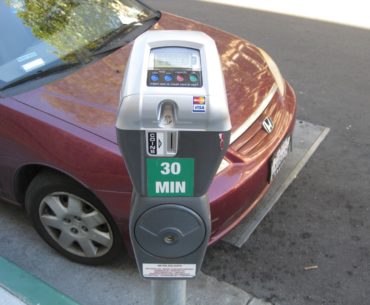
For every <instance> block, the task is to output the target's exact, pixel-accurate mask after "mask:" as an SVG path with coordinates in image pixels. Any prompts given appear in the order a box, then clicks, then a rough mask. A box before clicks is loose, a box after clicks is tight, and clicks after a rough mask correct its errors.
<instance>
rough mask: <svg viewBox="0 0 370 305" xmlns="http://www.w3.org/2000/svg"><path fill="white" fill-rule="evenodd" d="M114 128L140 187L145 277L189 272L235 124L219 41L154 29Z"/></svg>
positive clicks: (135, 233) (140, 42)
mask: <svg viewBox="0 0 370 305" xmlns="http://www.w3.org/2000/svg"><path fill="white" fill-rule="evenodd" d="M120 98H121V101H120V102H121V104H120V108H119V112H118V117H117V122H116V129H117V138H118V143H119V145H120V149H121V152H122V155H123V158H124V160H125V164H126V167H127V169H128V172H129V174H130V177H131V180H132V183H133V186H134V190H133V196H132V202H131V204H132V206H131V214H130V237H131V241H132V245H133V248H134V252H135V257H136V260H137V263H138V266H139V270H140V272H141V274H142V275H143V276H144V277H146V278H152V279H155V278H190V277H194V276H195V275H196V273H197V271H198V270H199V269H200V265H201V263H202V260H203V257H204V254H205V250H206V247H207V243H208V240H209V237H210V232H211V223H210V212H209V202H208V198H207V195H206V193H207V190H208V188H209V186H210V184H211V182H212V179H213V177H214V175H215V173H216V171H217V169H218V167H219V165H220V163H221V161H222V158H223V156H224V154H225V152H226V150H227V148H228V144H229V139H230V130H231V123H230V117H229V112H228V104H227V98H226V92H225V85H224V79H223V74H222V69H221V64H220V59H219V55H218V52H217V48H216V45H215V43H214V41H213V40H212V39H211V38H210V37H209V36H207V35H206V34H204V33H201V32H192V31H149V32H146V33H144V34H143V35H141V36H140V37H138V38H137V39H136V41H135V43H134V45H133V48H132V51H131V55H130V59H129V62H128V65H127V67H126V71H125V78H124V81H123V84H122V90H121V97H120Z"/></svg>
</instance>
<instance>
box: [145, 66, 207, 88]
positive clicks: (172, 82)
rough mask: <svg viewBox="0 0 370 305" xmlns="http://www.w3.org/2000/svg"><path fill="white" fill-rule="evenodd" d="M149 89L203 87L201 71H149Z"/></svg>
mask: <svg viewBox="0 0 370 305" xmlns="http://www.w3.org/2000/svg"><path fill="white" fill-rule="evenodd" d="M147 85H148V86H149V87H202V77H201V73H200V72H199V71H187V70H182V71H177V70H149V71H148V76H147Z"/></svg>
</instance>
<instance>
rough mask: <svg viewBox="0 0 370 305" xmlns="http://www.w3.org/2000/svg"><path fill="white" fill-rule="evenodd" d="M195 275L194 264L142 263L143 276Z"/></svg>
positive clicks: (188, 276)
mask: <svg viewBox="0 0 370 305" xmlns="http://www.w3.org/2000/svg"><path fill="white" fill-rule="evenodd" d="M195 275H196V265H195V264H143V276H144V277H158V278H192V277H195Z"/></svg>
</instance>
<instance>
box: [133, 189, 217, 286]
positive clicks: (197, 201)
mask: <svg viewBox="0 0 370 305" xmlns="http://www.w3.org/2000/svg"><path fill="white" fill-rule="evenodd" d="M207 215H209V203H208V198H207V196H206V195H204V196H202V197H142V196H140V195H139V194H138V193H136V192H134V193H133V197H132V211H131V216H130V237H131V242H132V246H133V249H134V253H135V257H136V261H137V265H138V267H139V270H140V274H141V275H142V276H143V277H144V278H148V279H188V278H193V277H195V276H196V274H197V273H198V271H199V270H200V266H201V264H202V261H203V258H204V255H205V252H206V248H207V244H208V241H209V237H210V232H211V221H210V218H209V217H207Z"/></svg>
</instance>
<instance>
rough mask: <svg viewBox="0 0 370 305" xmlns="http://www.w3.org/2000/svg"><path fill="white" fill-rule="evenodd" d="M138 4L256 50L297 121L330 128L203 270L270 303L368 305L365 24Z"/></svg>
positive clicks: (369, 77)
mask: <svg viewBox="0 0 370 305" xmlns="http://www.w3.org/2000/svg"><path fill="white" fill-rule="evenodd" d="M145 2H146V3H148V4H150V5H152V6H153V7H156V8H158V9H161V10H166V11H169V12H172V13H175V14H178V15H181V16H185V17H188V18H192V19H195V20H198V21H201V22H204V23H208V24H211V25H213V26H215V27H218V28H221V29H224V30H226V31H228V32H231V33H234V34H236V35H239V36H241V37H244V38H245V39H247V40H249V41H251V42H253V43H255V44H256V45H258V46H260V47H262V48H264V49H265V50H266V51H267V52H268V53H269V54H270V55H271V56H272V57H273V58H274V59H275V61H276V62H277V64H278V65H279V67H280V69H281V71H282V73H283V75H284V76H285V78H286V79H287V80H288V81H289V82H290V83H291V84H292V85H293V87H294V89H295V91H296V93H297V98H298V118H299V119H303V120H305V121H308V122H312V123H314V124H318V125H322V126H327V127H329V128H330V129H331V132H330V134H329V135H328V137H327V138H326V139H325V141H324V142H323V143H322V144H321V145H320V147H319V149H318V150H317V152H316V153H315V154H314V156H313V157H312V159H311V160H310V161H309V162H308V163H307V165H306V166H305V168H304V169H303V171H302V172H301V173H300V175H299V176H298V177H297V179H296V180H295V181H294V182H293V184H291V185H290V187H289V188H288V189H287V191H286V192H285V194H284V195H283V196H282V197H281V199H280V200H279V202H278V203H277V205H276V206H275V207H274V208H273V210H272V211H271V212H270V213H269V215H268V216H267V217H266V218H265V219H264V220H263V222H262V223H261V225H260V226H259V228H257V230H256V232H255V233H254V234H253V235H252V236H251V238H250V240H249V241H248V242H247V243H246V244H245V245H244V246H243V247H242V249H237V248H235V247H233V246H230V245H228V244H226V243H223V242H220V243H218V244H216V245H215V246H213V247H211V248H210V249H209V250H208V254H207V256H206V259H205V264H204V267H203V272H204V273H206V274H208V275H212V276H215V277H217V278H218V279H220V280H224V281H226V282H228V283H231V284H233V285H236V286H237V287H239V288H241V289H243V290H245V291H248V292H250V293H252V294H253V295H256V296H258V297H260V298H264V299H266V300H268V301H271V302H273V303H277V304H284V305H303V304H304V305H309V304H335V305H341V304H346V305H348V304H355V305H368V304H370V301H369V299H370V270H369V269H370V259H369V256H370V234H369V232H370V206H369V195H370V191H369V181H370V178H369V177H370V132H369V130H370V98H369V93H370V32H369V30H364V29H359V28H354V27H349V26H343V25H337V24H334V23H326V22H321V21H315V20H308V19H304V18H297V17H291V16H286V15H281V14H274V13H267V12H261V11H254V10H250V9H245V8H240V7H232V6H227V5H219V4H211V3H204V2H199V1H194V0H186V1H180V0H171V1H170V0H146V1H145ZM333 9H335V3H334V2H333ZM364 9H366V8H365V5H364ZM317 10H320V8H319V7H318V8H317Z"/></svg>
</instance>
